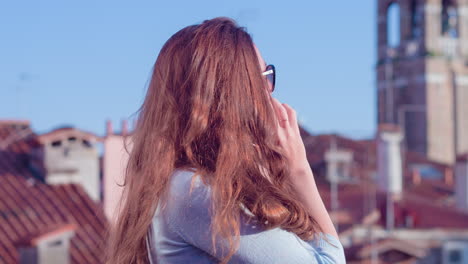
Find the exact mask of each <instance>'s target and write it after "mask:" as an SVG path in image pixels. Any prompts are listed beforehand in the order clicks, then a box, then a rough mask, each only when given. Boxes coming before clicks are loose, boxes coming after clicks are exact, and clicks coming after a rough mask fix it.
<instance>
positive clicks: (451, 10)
mask: <svg viewBox="0 0 468 264" xmlns="http://www.w3.org/2000/svg"><path fill="white" fill-rule="evenodd" d="M441 17H442V21H441V22H442V35H444V36H447V37H451V38H458V11H457V6H456V4H455V2H454V1H453V0H443V1H442V14H441Z"/></svg>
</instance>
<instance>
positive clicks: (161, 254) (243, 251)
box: [147, 169, 346, 264]
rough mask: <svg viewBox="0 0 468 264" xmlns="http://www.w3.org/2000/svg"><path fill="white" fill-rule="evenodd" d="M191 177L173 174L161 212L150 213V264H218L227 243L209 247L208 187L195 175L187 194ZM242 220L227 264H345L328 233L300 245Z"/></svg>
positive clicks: (275, 231)
mask: <svg viewBox="0 0 468 264" xmlns="http://www.w3.org/2000/svg"><path fill="white" fill-rule="evenodd" d="M193 175H194V172H192V171H189V170H180V169H178V170H175V171H174V174H173V175H172V177H171V180H170V184H169V186H170V188H169V199H168V204H167V207H166V210H160V208H159V207H158V208H157V209H156V212H155V214H154V217H153V221H152V224H151V226H150V231H149V232H148V236H147V239H149V240H150V241H148V240H147V245H150V250H149V252H148V255H149V259H150V260H151V263H153V264H154V263H158V264H169V263H170V264H172V263H194V264H195V263H200V264H201V263H206V264H211V263H218V262H219V260H220V259H222V256H225V254H224V255H223V254H222V253H223V252H222V250H224V252H225V253H227V252H228V248H227V242H226V241H225V240H223V239H221V238H219V240H218V241H219V242H218V241H217V244H216V249H217V252H216V254H215V253H214V252H213V250H212V248H211V233H210V223H211V217H210V214H209V208H210V203H211V201H210V188H209V186H206V185H205V184H204V183H203V182H202V180H201V179H200V178H199V177H197V178H196V179H195V180H194V185H193V187H192V188H193V189H192V192H191V193H189V191H190V185H191V180H192V176H193ZM244 211H245V212H246V213H247V214H249V213H250V212H249V211H248V210H247V209H245V208H244ZM250 214H251V213H250ZM247 219H248V216H247V215H245V216H244V215H241V220H242V221H241V227H240V246H239V249H238V250H237V251H236V253H235V254H234V256H233V257H232V258H231V259H230V261H229V263H230V264H234V263H251V264H276V263H278V264H279V263H281V264H285V263H288V264H306V263H307V264H313V263H320V264H322V263H323V264H325V263H340V264H341V263H346V260H345V255H344V250H343V246H342V245H341V243H340V241H339V240H338V239H337V238H335V237H334V236H332V235H329V234H323V233H321V234H320V236H318V238H317V239H315V240H309V241H304V240H302V239H300V238H299V237H298V236H297V235H296V234H294V233H292V232H289V231H286V230H284V229H281V228H274V229H270V230H262V229H261V228H260V225H257V224H256V223H255V222H253V221H250V222H249V223H247V221H246V220H247ZM324 236H326V238H327V239H328V241H329V242H330V243H331V244H333V245H334V246H333V245H330V244H328V243H327V242H326V241H325V240H324V239H323V237H324ZM218 237H220V236H218ZM335 246H336V247H335Z"/></svg>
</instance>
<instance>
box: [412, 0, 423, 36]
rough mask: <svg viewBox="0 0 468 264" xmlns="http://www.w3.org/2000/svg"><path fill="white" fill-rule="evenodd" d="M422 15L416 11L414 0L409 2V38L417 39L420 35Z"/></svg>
mask: <svg viewBox="0 0 468 264" xmlns="http://www.w3.org/2000/svg"><path fill="white" fill-rule="evenodd" d="M421 25H422V14H421V12H420V11H419V10H418V3H417V1H416V0H412V1H411V38H412V39H418V38H420V37H421V35H422V28H421Z"/></svg>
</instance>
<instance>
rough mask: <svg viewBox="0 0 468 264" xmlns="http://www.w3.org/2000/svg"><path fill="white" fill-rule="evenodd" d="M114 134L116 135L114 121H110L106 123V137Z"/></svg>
mask: <svg viewBox="0 0 468 264" xmlns="http://www.w3.org/2000/svg"><path fill="white" fill-rule="evenodd" d="M112 134H114V131H112V121H111V120H109V119H108V120H107V121H106V136H110V135H112Z"/></svg>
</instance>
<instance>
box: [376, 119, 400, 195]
mask: <svg viewBox="0 0 468 264" xmlns="http://www.w3.org/2000/svg"><path fill="white" fill-rule="evenodd" d="M402 139H403V135H402V133H401V130H400V129H399V127H397V126H396V125H393V124H383V125H380V126H379V131H378V135H377V173H378V177H377V178H378V185H379V187H380V188H381V189H383V190H385V191H386V192H387V193H390V194H392V195H397V196H398V195H399V194H400V193H401V192H402V189H403V185H402V182H403V181H402V178H403V177H402V175H403V174H402V161H401V151H400V143H401V141H402Z"/></svg>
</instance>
